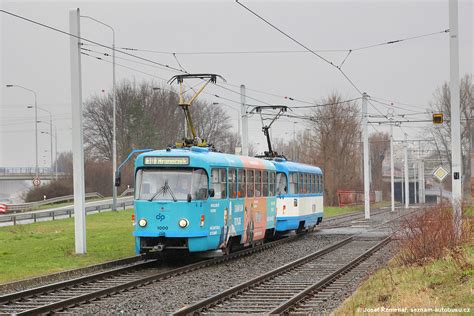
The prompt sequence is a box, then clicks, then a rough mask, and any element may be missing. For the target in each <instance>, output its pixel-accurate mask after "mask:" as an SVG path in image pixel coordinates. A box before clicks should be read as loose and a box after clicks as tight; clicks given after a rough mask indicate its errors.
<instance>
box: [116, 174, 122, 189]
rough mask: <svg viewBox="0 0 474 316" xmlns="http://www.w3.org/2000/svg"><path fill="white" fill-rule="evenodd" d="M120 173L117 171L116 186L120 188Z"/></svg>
mask: <svg viewBox="0 0 474 316" xmlns="http://www.w3.org/2000/svg"><path fill="white" fill-rule="evenodd" d="M120 182H121V179H120V171H115V186H116V187H119V186H120Z"/></svg>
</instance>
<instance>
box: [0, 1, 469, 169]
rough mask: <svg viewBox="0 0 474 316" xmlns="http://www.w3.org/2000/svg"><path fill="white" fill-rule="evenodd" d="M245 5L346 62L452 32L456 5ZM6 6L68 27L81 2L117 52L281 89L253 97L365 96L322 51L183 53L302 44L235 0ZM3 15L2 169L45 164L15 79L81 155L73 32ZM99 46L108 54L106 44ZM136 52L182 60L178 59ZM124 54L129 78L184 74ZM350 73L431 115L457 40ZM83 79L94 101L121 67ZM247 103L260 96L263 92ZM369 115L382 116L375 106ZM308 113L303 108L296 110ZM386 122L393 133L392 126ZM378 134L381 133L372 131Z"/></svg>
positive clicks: (94, 64) (462, 14)
mask: <svg viewBox="0 0 474 316" xmlns="http://www.w3.org/2000/svg"><path fill="white" fill-rule="evenodd" d="M242 2H243V3H244V4H245V5H247V6H249V7H250V8H252V9H253V10H255V11H256V12H257V13H259V14H260V15H262V16H263V17H265V18H267V19H268V20H269V21H271V22H272V23H274V24H275V25H277V26H278V27H280V28H281V29H283V30H284V31H286V32H287V33H289V34H291V35H292V36H294V37H295V38H296V39H297V40H299V41H300V42H302V43H304V44H305V45H306V46H308V47H310V48H312V49H314V50H323V51H322V52H318V53H319V54H321V55H322V56H323V57H324V58H326V59H328V60H331V61H334V62H335V63H340V62H341V61H342V60H343V59H344V57H345V56H346V54H347V53H346V52H343V51H342V52H341V51H339V52H327V51H326V52H325V51H324V50H343V49H353V48H357V47H361V46H366V45H371V44H377V43H381V42H387V41H391V40H397V39H402V38H407V37H411V36H417V35H423V34H428V33H434V32H441V31H443V30H445V29H448V28H449V22H448V0H443V1H390V2H383V1H246V0H243V1H242ZM1 7H2V9H3V10H7V11H10V12H13V13H15V14H18V15H21V16H24V17H27V18H30V19H33V20H36V21H38V22H42V23H45V24H48V25H51V26H54V27H56V28H59V29H62V30H65V31H68V29H69V21H68V19H69V9H71V8H77V7H78V8H80V9H81V14H82V15H88V16H92V17H94V18H96V19H99V20H101V21H104V22H105V23H107V24H110V25H112V26H113V27H114V28H115V31H116V45H117V47H133V48H138V49H144V50H154V51H160V52H176V53H177V57H178V59H179V61H180V63H181V65H182V66H183V67H184V68H185V69H186V70H188V71H189V72H205V73H217V74H221V75H222V76H224V77H225V78H226V79H227V81H228V84H230V85H228V86H227V87H228V88H230V89H233V90H236V91H238V86H239V85H240V84H245V85H246V86H247V88H249V89H256V90H259V91H264V92H267V93H270V94H274V95H277V96H281V97H276V96H271V95H268V94H261V93H259V92H255V91H248V95H249V96H250V97H253V98H256V99H258V100H261V101H265V102H268V103H272V104H275V103H276V104H284V105H288V106H298V105H305V104H302V103H298V102H295V101H288V100H285V99H284V98H283V97H284V96H289V97H293V98H296V99H299V100H305V101H310V102H312V101H319V100H321V99H322V98H323V97H325V96H327V95H328V94H330V93H332V92H339V93H341V94H342V95H343V96H344V97H346V98H348V99H349V98H355V97H359V94H358V92H357V91H356V90H355V89H354V87H352V86H351V85H350V84H349V83H348V82H347V81H346V80H345V78H344V77H343V76H342V75H341V73H339V72H338V71H337V70H336V69H335V68H334V67H331V66H330V65H328V64H327V63H325V62H324V61H322V60H321V59H319V58H317V57H316V56H314V55H312V54H310V53H298V52H293V53H279V54H276V53H275V54H256V53H252V54H183V53H196V52H223V51H225V52H233V51H246V52H256V51H295V50H297V51H300V50H302V48H301V47H299V46H298V45H296V44H295V43H294V42H292V41H290V40H289V39H288V38H286V37H284V36H283V35H282V34H280V33H278V32H277V31H275V30H273V29H271V28H270V27H269V26H268V25H266V24H264V22H262V21H261V20H258V19H257V18H256V17H255V16H254V15H252V14H250V13H249V12H248V11H246V10H245V9H243V8H242V7H241V6H239V5H238V4H236V3H235V2H234V1H233V0H228V1H192V2H191V1H141V2H138V1H120V2H118V1H93V2H92V1H57V2H55V1H47V2H46V1H2V2H1ZM472 18H473V5H472V1H460V3H459V27H460V31H459V33H460V35H459V38H460V73H461V75H463V74H465V73H472V72H473V62H472V56H473V25H472V20H473V19H472ZM0 20H1V24H0V25H1V39H0V42H1V50H0V54H1V72H0V84H1V88H0V94H1V98H0V166H34V153H35V152H34V111H33V110H32V109H27V108H26V106H27V105H30V104H33V97H32V95H31V94H30V93H28V92H27V91H23V90H20V89H11V88H9V89H6V88H5V84H17V85H22V86H25V87H27V88H30V89H33V90H35V91H36V92H37V95H38V106H39V107H41V108H44V109H46V110H48V111H51V112H52V113H53V120H54V124H55V125H56V126H57V129H58V134H59V136H58V150H59V151H68V150H70V149H71V105H70V98H71V94H70V62H69V56H70V51H69V38H68V37H67V36H65V35H63V34H59V33H57V32H54V31H51V30H47V29H45V28H42V27H40V26H38V25H34V24H31V23H28V22H25V21H23V20H20V19H18V18H14V17H11V16H8V15H6V14H3V13H0ZM81 33H82V36H83V37H85V38H89V39H92V40H94V41H98V42H101V43H104V44H107V45H110V44H111V32H110V30H109V29H107V28H105V27H103V26H101V25H98V24H97V23H95V22H93V21H90V20H82V24H81ZM88 48H89V49H93V50H95V51H97V52H106V51H105V50H104V49H101V48H99V47H88ZM133 53H134V54H136V55H139V56H142V57H146V58H148V59H151V60H153V61H156V62H160V63H163V64H169V65H171V66H174V67H178V64H177V62H176V60H175V59H174V58H173V56H172V55H171V54H163V53H156V52H153V53H152V52H138V51H136V52H133ZM180 53H181V54H180ZM117 57H120V58H126V59H127V60H124V59H119V58H118V59H117V63H118V64H121V65H123V66H127V67H131V68H134V69H135V70H130V69H126V68H123V67H121V66H117V81H120V80H122V79H128V80H136V81H142V80H154V81H155V82H156V83H157V84H162V83H163V82H164V81H163V79H168V78H170V77H171V76H172V75H173V74H175V73H173V72H169V71H166V70H164V69H163V68H157V67H154V66H149V65H143V64H138V63H136V62H132V61H138V60H136V59H134V58H133V57H130V56H125V55H121V54H117ZM343 69H344V71H345V72H346V73H347V75H348V76H349V77H350V78H351V80H353V82H354V83H355V84H356V86H357V87H358V88H359V89H360V90H362V91H365V92H367V93H368V94H369V95H370V96H372V97H374V98H377V97H378V98H382V99H387V100H391V101H392V102H395V103H394V104H395V105H397V106H399V107H403V108H406V109H408V110H419V111H424V110H426V107H428V104H429V102H430V101H431V100H432V96H433V92H434V91H435V89H436V88H437V87H439V86H440V85H441V84H442V83H443V82H445V81H448V80H449V35H448V33H440V34H437V35H433V36H428V37H422V38H419V39H414V40H410V41H405V42H401V43H397V44H393V45H386V46H379V47H374V48H371V49H367V50H361V51H355V52H353V53H351V54H350V56H349V58H348V59H347V60H346V61H345V63H344V67H343ZM140 71H141V72H145V73H147V74H149V75H147V74H143V73H141V72H140ZM82 78H83V81H82V83H83V101H86V100H87V99H88V98H89V97H90V96H92V95H95V94H101V93H103V92H102V90H105V91H106V92H107V91H110V90H111V87H112V66H111V64H110V63H106V62H103V61H99V60H96V59H91V58H89V57H87V56H83V57H82ZM160 78H163V79H160ZM233 85H235V86H233ZM207 92H209V93H210V94H217V95H220V96H223V97H225V98H228V99H231V100H233V101H235V102H239V101H240V96H239V95H238V94H236V93H231V92H229V91H225V90H222V89H221V88H218V87H210V88H209V89H208V90H207ZM203 97H204V98H206V99H207V100H208V101H210V102H223V103H226V104H227V106H230V107H234V108H238V104H237V103H233V102H230V101H222V100H219V99H217V98H215V97H211V96H209V95H205V96H203ZM247 102H248V103H252V104H256V103H257V101H255V100H251V99H249V100H247ZM399 102H401V103H399ZM306 105H307V104H306ZM374 105H375V106H376V107H377V108H378V109H379V110H380V111H381V112H382V113H384V114H386V113H387V107H385V106H384V105H381V104H378V103H374ZM408 110H401V109H396V110H395V113H400V114H401V113H410V112H409V111H408ZM369 111H370V112H371V113H373V114H378V113H377V111H376V110H375V109H374V108H373V107H372V106H370V107H369ZM39 113H40V114H41V116H40V120H47V119H48V116H47V114H46V112H43V111H39ZM300 113H302V112H301V111H296V110H295V114H300ZM229 115H230V116H231V117H232V118H233V121H232V122H233V124H234V129H235V130H236V129H237V114H236V111H234V110H231V109H229ZM418 117H420V118H421V117H422V116H418ZM255 119H256V117H255ZM293 122H294V120H289V119H285V120H281V121H279V122H277V123H276V124H275V125H274V128H273V136H274V137H283V138H287V139H290V138H291V137H292V134H293V126H296V128H297V130H301V129H304V128H305V125H304V124H303V122H298V124H294V123H293ZM39 126H40V130H41V131H48V130H49V126H48V125H46V124H40V125H39ZM422 126H423V125H422V124H406V125H403V126H402V127H403V129H404V130H405V131H407V132H408V133H409V135H410V137H417V135H419V134H420V133H422V132H423V127H422ZM420 127H421V128H420ZM376 128H377V130H380V131H388V127H387V126H376ZM370 131H374V128H373V127H371V128H370ZM395 132H396V137H397V138H401V137H402V131H401V130H400V129H396V131H395ZM250 136H251V137H250V138H251V140H252V141H253V142H254V143H255V144H257V147H258V148H259V149H260V150H263V149H265V140H264V137H263V134H262V132H261V126H260V122H259V121H257V120H254V121H252V122H251V124H250ZM49 146H50V142H49V136H48V135H44V134H40V137H39V162H40V166H49V164H50V160H49ZM45 151H47V152H45ZM43 156H45V157H43Z"/></svg>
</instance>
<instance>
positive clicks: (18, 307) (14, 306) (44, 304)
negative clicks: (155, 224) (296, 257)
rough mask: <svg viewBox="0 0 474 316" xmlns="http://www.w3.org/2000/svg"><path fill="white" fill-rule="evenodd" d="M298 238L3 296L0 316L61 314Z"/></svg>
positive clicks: (142, 264)
mask: <svg viewBox="0 0 474 316" xmlns="http://www.w3.org/2000/svg"><path fill="white" fill-rule="evenodd" d="M301 236H303V235H297V236H292V237H287V238H283V239H279V240H277V241H273V242H269V243H266V244H263V245H259V246H256V247H254V248H247V249H244V250H241V251H238V252H235V253H232V254H230V255H228V256H222V257H217V258H213V259H207V260H203V261H199V262H196V263H192V264H189V265H186V266H183V267H179V268H175V269H168V270H166V271H160V272H156V273H150V271H149V270H150V269H149V268H151V267H153V266H154V265H155V264H156V263H157V260H149V261H146V262H139V263H136V264H133V265H130V266H126V267H120V268H116V269H112V270H108V271H104V272H99V273H95V274H91V275H88V276H84V277H80V278H75V279H72V280H67V281H62V282H57V283H54V284H49V285H45V286H41V287H37V288H33V289H29V290H25V291H21V292H17V293H12V294H7V295H4V296H0V315H2V314H16V315H37V314H42V313H51V312H61V311H63V310H66V309H67V308H69V307H72V306H77V305H80V304H83V303H85V302H88V301H91V300H95V299H100V298H102V297H106V296H109V295H112V294H114V293H119V292H122V291H126V290H129V289H133V288H137V287H140V286H144V285H148V284H151V283H153V282H158V281H160V280H164V279H168V278H172V277H175V276H179V275H182V274H185V273H188V272H191V271H195V270H198V269H202V268H205V267H208V266H211V265H216V264H220V263H222V262H226V261H230V260H234V259H236V258H239V257H242V256H247V255H250V254H253V253H256V252H259V251H263V250H266V249H269V248H272V247H275V246H277V245H279V244H282V243H284V242H288V241H290V240H295V239H296V238H300V237H301Z"/></svg>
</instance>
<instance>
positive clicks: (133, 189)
mask: <svg viewBox="0 0 474 316" xmlns="http://www.w3.org/2000/svg"><path fill="white" fill-rule="evenodd" d="M133 193H135V188H126V189H125V190H124V191H123V192H122V194H120V196H121V197H123V196H127V195H128V194H131V195H133Z"/></svg>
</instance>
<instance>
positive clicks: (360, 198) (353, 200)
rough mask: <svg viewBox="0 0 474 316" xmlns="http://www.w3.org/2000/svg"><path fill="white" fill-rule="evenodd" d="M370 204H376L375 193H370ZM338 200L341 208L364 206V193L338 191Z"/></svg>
mask: <svg viewBox="0 0 474 316" xmlns="http://www.w3.org/2000/svg"><path fill="white" fill-rule="evenodd" d="M369 196H370V203H374V202H375V192H374V191H371V192H370V193H369ZM337 199H338V202H339V206H340V207H343V206H347V205H357V204H364V191H355V190H337Z"/></svg>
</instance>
